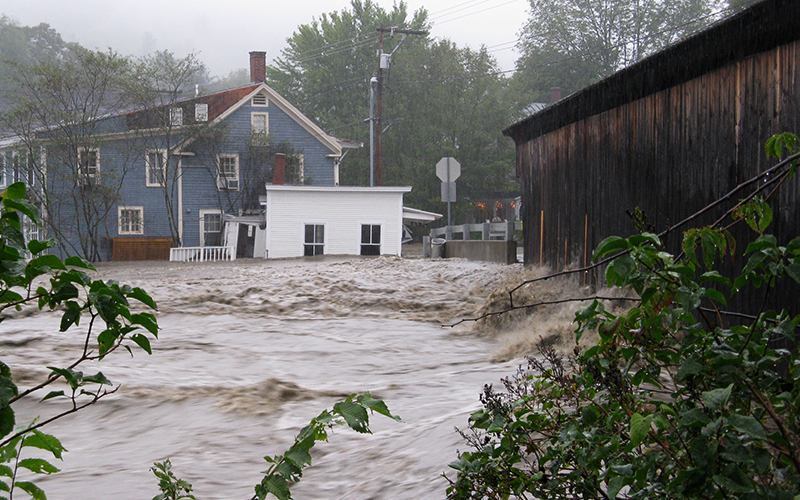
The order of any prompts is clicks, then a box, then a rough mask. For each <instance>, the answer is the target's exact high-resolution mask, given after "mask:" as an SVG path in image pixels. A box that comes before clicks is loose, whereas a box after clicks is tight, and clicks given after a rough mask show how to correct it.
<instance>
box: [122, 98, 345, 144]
mask: <svg viewBox="0 0 800 500" xmlns="http://www.w3.org/2000/svg"><path fill="white" fill-rule="evenodd" d="M259 92H264V93H266V95H267V98H268V99H269V101H270V102H271V103H273V104H275V105H276V106H277V107H278V108H280V109H281V110H282V111H283V112H284V113H286V114H287V115H289V116H290V117H291V118H292V119H293V120H294V121H295V122H297V123H298V124H299V125H300V126H301V127H303V128H304V129H305V130H306V131H307V132H308V133H309V134H311V135H312V136H314V137H315V138H316V139H317V140H319V141H320V142H321V143H322V144H324V145H325V146H326V147H327V148H328V149H330V150H331V152H332V153H333V155H334V156H341V154H342V148H343V147H346V146H343V144H342V142H341V141H340V140H338V139H336V138H334V137H332V136H330V135H328V134H327V133H326V132H325V131H324V130H322V129H321V128H320V127H319V126H318V125H317V124H315V123H314V122H312V121H311V120H310V119H309V118H308V117H306V116H305V115H304V114H303V113H302V112H300V110H298V109H297V108H296V107H295V106H294V105H292V104H291V103H290V102H289V101H287V100H286V99H285V98H284V97H283V96H281V95H280V94H278V92H276V91H275V89H273V88H272V87H270V86H268V85H267V84H265V83H256V84H251V85H246V86H244V87H239V88H235V89H231V90H224V91H222V92H217V93H214V94H208V95H204V96H197V97H193V98H191V99H185V100H182V101H178V102H176V103H174V104H170V105H165V106H157V107H154V108H149V109H144V110H141V111H134V112H131V113H127V114H126V115H125V119H126V124H127V128H128V129H129V130H130V129H142V128H156V127H157V124H158V123H159V120H163V118H164V116H163V113H164V112H165V110H167V109H174V108H180V109H182V110H183V120H184V123H192V122H194V119H195V114H194V110H195V105H196V104H207V105H208V121H209V122H210V123H211V124H212V125H214V124H216V123H219V122H221V121H222V120H224V119H225V118H227V117H228V116H229V115H230V114H231V113H233V112H234V111H236V110H237V109H239V108H240V107H241V106H243V105H244V104H246V103H247V102H248V101H249V100H250V99H251V98H252V97H253V96H254V95H255V94H257V93H259ZM189 142H190V141H189ZM185 145H186V144H182V145H181V146H185Z"/></svg>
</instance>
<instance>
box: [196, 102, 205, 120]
mask: <svg viewBox="0 0 800 500" xmlns="http://www.w3.org/2000/svg"><path fill="white" fill-rule="evenodd" d="M194 121H196V122H207V121H208V104H202V103H200V104H195V105H194Z"/></svg>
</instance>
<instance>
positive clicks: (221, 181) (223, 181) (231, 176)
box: [217, 153, 239, 191]
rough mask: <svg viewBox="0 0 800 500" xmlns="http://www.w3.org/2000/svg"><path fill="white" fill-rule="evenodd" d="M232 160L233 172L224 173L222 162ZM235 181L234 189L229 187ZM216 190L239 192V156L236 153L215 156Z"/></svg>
mask: <svg viewBox="0 0 800 500" xmlns="http://www.w3.org/2000/svg"><path fill="white" fill-rule="evenodd" d="M229 159H233V160H234V167H233V169H234V171H233V172H232V173H231V172H226V171H224V170H223V168H222V165H223V160H229ZM231 181H235V183H236V185H235V187H234V186H232V185H231ZM217 189H218V190H219V191H238V190H239V155H238V154H236V153H220V154H218V155H217Z"/></svg>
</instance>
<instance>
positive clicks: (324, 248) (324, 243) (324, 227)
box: [300, 220, 330, 256]
mask: <svg viewBox="0 0 800 500" xmlns="http://www.w3.org/2000/svg"><path fill="white" fill-rule="evenodd" d="M309 225H314V226H322V240H323V241H322V253H321V254H317V255H327V254H328V240H330V235H329V234H328V221H320V220H307V221H303V222H302V224H301V226H300V231H301V233H300V234H301V238H300V243H301V246H300V250H301V253H300V255H302V256H306V226H309ZM312 244H313V245H316V244H317V243H312Z"/></svg>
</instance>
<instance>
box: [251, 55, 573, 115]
mask: <svg viewBox="0 0 800 500" xmlns="http://www.w3.org/2000/svg"><path fill="white" fill-rule="evenodd" d="M251 54H252V52H251ZM264 71H266V70H264ZM265 80H266V78H265ZM560 100H561V87H551V88H550V104H553V103H556V102H558V101H560Z"/></svg>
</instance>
